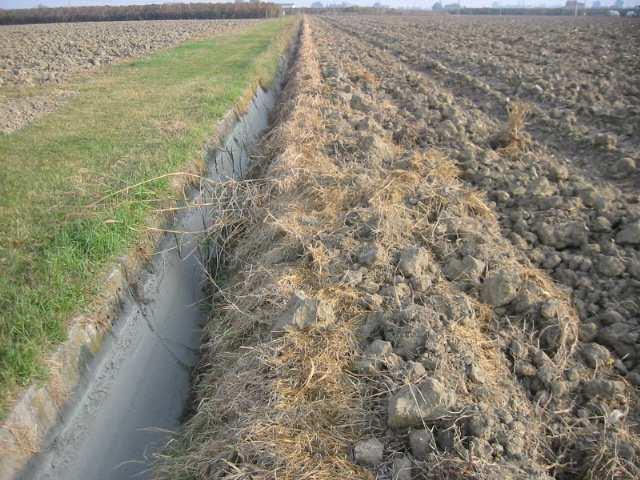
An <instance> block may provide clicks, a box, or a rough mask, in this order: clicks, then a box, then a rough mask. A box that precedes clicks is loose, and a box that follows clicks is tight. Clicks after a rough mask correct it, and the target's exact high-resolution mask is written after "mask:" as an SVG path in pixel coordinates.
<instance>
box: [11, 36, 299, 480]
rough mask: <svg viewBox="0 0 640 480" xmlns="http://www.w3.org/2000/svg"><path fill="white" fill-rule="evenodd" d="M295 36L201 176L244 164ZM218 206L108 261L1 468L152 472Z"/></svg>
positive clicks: (198, 312) (183, 375) (173, 408)
mask: <svg viewBox="0 0 640 480" xmlns="http://www.w3.org/2000/svg"><path fill="white" fill-rule="evenodd" d="M296 45H297V36H295V35H294V39H293V40H292V42H291V44H290V47H289V49H288V51H287V53H286V54H285V55H284V56H283V58H282V59H281V61H280V65H279V68H278V70H277V73H276V77H275V78H274V80H273V82H272V86H271V87H270V88H269V89H268V90H265V89H263V88H262V87H258V88H257V89H256V91H255V93H254V96H253V98H252V100H251V101H250V103H249V104H248V107H247V108H246V110H245V111H244V113H243V114H241V115H240V114H238V113H237V112H236V111H235V110H232V111H230V112H228V113H227V115H226V116H225V117H224V118H223V120H222V121H221V122H220V124H219V125H218V128H217V132H216V135H215V136H214V137H213V138H214V139H213V140H212V141H211V142H210V144H209V147H207V149H206V152H205V155H204V156H205V160H206V170H207V174H206V177H207V179H208V181H216V180H221V179H224V178H238V177H241V176H242V175H243V174H244V173H245V172H246V170H247V168H248V162H249V152H250V150H251V148H252V147H253V146H254V145H255V144H256V142H257V141H258V140H259V138H260V137H261V135H262V134H263V133H264V131H265V130H266V129H267V127H268V125H269V114H270V112H271V111H272V110H273V108H274V106H275V104H276V101H277V97H278V95H279V93H280V91H281V90H282V87H283V84H284V82H285V75H286V71H287V69H288V64H289V61H290V59H291V58H292V56H293V51H294V49H295V46H296ZM216 139H217V140H216ZM204 183H206V182H203V183H202V184H201V185H200V186H199V187H200V188H189V187H188V188H187V191H188V192H189V193H190V195H188V198H190V200H189V203H192V204H197V203H200V202H199V201H198V200H199V198H198V197H199V196H200V195H202V193H201V192H202V187H203V184H204ZM214 214H215V212H211V211H208V210H207V209H206V207H198V208H192V209H191V208H190V209H188V210H186V211H185V213H183V214H181V215H178V217H177V219H176V221H175V222H174V224H173V225H172V227H171V229H172V230H178V231H182V232H190V233H184V234H181V235H180V236H179V237H176V236H174V235H170V234H166V235H159V236H158V237H159V238H158V241H157V243H156V248H155V253H154V254H153V257H152V259H151V260H150V261H149V262H146V263H145V262H143V261H142V259H141V258H139V257H138V258H127V259H126V260H123V261H122V262H121V263H120V264H119V265H117V266H115V267H114V268H113V269H112V271H111V272H110V273H109V274H108V276H107V278H106V281H105V288H104V289H103V292H102V304H103V307H102V309H101V310H100V312H99V313H98V314H96V315H95V316H93V317H92V318H88V317H86V316H79V317H77V318H75V319H74V320H73V321H72V322H71V326H70V328H69V334H68V340H67V341H65V342H64V343H63V344H61V345H60V346H59V347H58V348H57V349H56V351H55V352H54V353H53V354H52V355H51V357H50V361H49V362H48V364H49V365H51V366H52V368H51V375H50V378H49V380H48V381H47V382H46V383H45V384H43V385H32V386H30V387H29V388H27V389H26V390H25V391H24V392H23V394H22V395H21V397H20V398H19V399H18V401H17V402H16V403H15V407H14V409H13V410H12V412H11V413H10V415H9V416H8V417H7V420H6V421H5V422H4V424H3V425H2V427H1V428H0V452H2V454H1V456H2V458H1V461H0V480H5V479H7V480H9V479H16V478H42V479H45V478H47V479H49V478H65V479H68V480H72V479H75V478H78V479H79V478H83V479H85V478H92V479H101V478H105V479H106V478H109V479H113V478H131V477H132V476H134V475H135V478H146V477H147V476H148V472H147V470H148V466H149V453H150V451H151V450H153V448H154V447H157V446H158V445H160V444H161V443H163V441H164V440H165V439H166V437H167V435H168V431H169V430H171V429H175V428H176V427H177V426H178V425H179V423H180V419H181V416H182V413H183V409H184V405H185V402H186V400H187V396H188V392H189V388H190V375H191V367H192V366H193V365H194V363H195V362H196V360H197V351H198V346H199V341H200V327H201V326H202V324H203V322H204V321H205V320H206V317H207V313H206V308H202V307H203V305H204V304H205V303H206V302H205V300H206V296H205V293H204V291H203V289H202V287H203V284H204V282H205V278H204V272H203V268H202V264H203V260H202V253H203V252H201V251H200V248H199V246H200V240H201V239H202V234H201V233H200V232H201V231H202V230H203V225H204V226H206V225H207V223H208V222H210V218H211V216H212V215H214ZM38 452H39V453H38ZM145 472H147V473H145Z"/></svg>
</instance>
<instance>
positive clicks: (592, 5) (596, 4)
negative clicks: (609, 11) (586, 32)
mask: <svg viewBox="0 0 640 480" xmlns="http://www.w3.org/2000/svg"><path fill="white" fill-rule="evenodd" d="M591 8H602V3H600V0H596V1H595V2H593V3H592V4H591Z"/></svg>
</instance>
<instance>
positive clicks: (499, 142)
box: [489, 102, 531, 156]
mask: <svg viewBox="0 0 640 480" xmlns="http://www.w3.org/2000/svg"><path fill="white" fill-rule="evenodd" d="M530 111H531V105H529V104H527V103H524V102H513V103H511V104H510V105H509V106H508V107H507V114H508V116H507V122H506V124H505V125H504V126H503V128H502V129H501V130H500V131H499V132H498V133H497V134H496V135H495V136H494V137H492V138H491V139H490V141H489V145H490V146H491V148H493V149H494V150H497V151H498V152H500V153H501V154H503V155H506V156H509V155H515V154H516V153H518V152H522V151H524V150H526V149H527V148H528V147H529V145H530V144H531V137H530V136H529V135H528V134H527V133H526V132H525V131H524V127H525V124H526V120H527V116H528V114H529V112H530Z"/></svg>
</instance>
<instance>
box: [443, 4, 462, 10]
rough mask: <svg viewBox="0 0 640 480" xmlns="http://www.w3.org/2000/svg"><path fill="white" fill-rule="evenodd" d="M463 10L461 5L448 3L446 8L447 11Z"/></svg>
mask: <svg viewBox="0 0 640 480" xmlns="http://www.w3.org/2000/svg"><path fill="white" fill-rule="evenodd" d="M461 8H462V5H460V4H459V3H448V4H446V5H445V6H444V9H445V10H460V9H461Z"/></svg>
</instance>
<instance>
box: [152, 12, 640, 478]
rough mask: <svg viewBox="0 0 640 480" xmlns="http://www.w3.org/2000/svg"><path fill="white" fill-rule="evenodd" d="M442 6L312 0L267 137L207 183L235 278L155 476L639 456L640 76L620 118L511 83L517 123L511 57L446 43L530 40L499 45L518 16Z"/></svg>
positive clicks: (579, 471) (557, 464)
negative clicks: (239, 176)
mask: <svg viewBox="0 0 640 480" xmlns="http://www.w3.org/2000/svg"><path fill="white" fill-rule="evenodd" d="M501 21H502V23H500V22H501ZM421 22H424V23H421ZM432 22H434V20H432V19H430V18H426V19H424V20H418V21H416V20H415V19H410V20H407V19H395V18H387V17H355V16H351V17H345V18H314V19H313V20H312V21H308V22H306V23H305V27H304V29H303V34H302V41H301V47H300V55H299V58H298V62H297V65H296V67H295V69H294V70H293V71H292V77H291V80H290V82H289V85H288V87H287V90H286V92H285V93H286V96H285V101H284V103H283V106H282V109H281V112H280V122H279V123H278V125H277V127H276V128H275V129H274V131H273V132H272V133H271V134H270V135H269V136H268V138H267V141H266V143H265V145H264V146H263V147H264V155H263V156H261V160H260V161H259V162H258V165H257V168H256V169H255V170H254V172H253V174H252V178H251V179H250V180H248V181H246V182H239V183H236V182H231V183H230V184H229V185H225V186H223V187H222V188H221V190H220V192H218V196H217V197H216V198H217V199H218V201H220V202H221V205H224V207H225V210H224V211H225V217H224V218H223V219H222V220H221V222H220V224H219V225H218V228H217V229H215V232H213V235H212V241H213V240H215V244H216V245H218V247H220V246H223V247H224V248H223V249H224V251H226V252H227V256H226V263H225V265H224V268H225V270H224V271H225V274H224V278H225V279H226V281H225V284H224V287H225V288H220V289H218V290H217V293H216V298H217V300H218V302H219V305H218V307H216V308H215V311H216V312H218V313H216V315H215V317H214V319H213V321H212V322H211V323H210V325H209V327H208V331H207V337H206V339H205V343H204V346H203V361H202V367H201V371H200V376H199V377H198V383H197V385H196V388H195V391H196V394H195V395H196V402H195V405H197V408H196V412H195V414H194V416H193V418H192V419H191V420H190V421H189V423H188V424H187V426H186V430H185V433H184V434H182V435H181V436H180V437H179V438H177V439H176V441H175V442H174V443H172V448H170V449H169V453H170V455H169V456H168V457H166V458H164V462H163V464H162V466H161V467H160V471H161V473H162V472H163V473H165V474H166V476H167V478H175V477H176V476H177V475H178V473H185V472H187V473H188V474H189V475H191V476H194V477H195V478H292V479H293V478H317V479H324V478H326V479H329V478H380V479H396V480H409V479H412V478H443V479H444V478H487V479H489V478H518V479H531V478H538V479H548V478H559V479H568V478H596V479H609V478H620V479H622V478H625V479H626V478H628V479H631V478H638V476H639V475H640V466H639V465H640V460H639V459H638V455H640V440H639V437H638V420H639V413H640V412H639V410H638V390H637V389H638V385H640V364H639V361H640V344H639V341H640V324H639V316H640V312H639V309H640V307H639V306H638V304H637V301H636V297H637V293H638V287H639V286H640V283H639V282H640V256H639V252H638V246H639V245H640V206H639V205H638V196H637V191H636V190H635V188H634V187H635V185H636V183H635V182H636V178H635V175H636V173H635V165H634V160H635V159H637V154H638V152H637V144H636V143H634V142H636V141H637V137H636V138H634V135H637V132H638V130H637V124H635V123H634V122H637V108H638V105H639V104H638V97H637V90H635V91H634V90H633V88H635V87H634V86H633V85H630V86H629V88H630V89H631V90H629V91H627V90H625V92H624V94H623V95H618V94H614V93H612V94H611V95H618V96H617V97H616V98H618V99H619V100H620V101H621V102H622V104H621V105H620V106H619V108H621V109H625V110H624V113H621V115H623V116H624V118H626V119H627V122H626V125H623V123H625V122H620V124H615V125H614V123H615V122H612V125H611V126H610V127H609V126H608V125H609V124H608V123H606V122H605V123H602V122H601V119H598V116H597V115H594V114H592V113H589V112H583V111H581V110H580V109H578V108H576V106H575V104H564V103H563V104H562V105H560V103H558V106H556V107H554V108H560V109H563V111H568V112H570V113H571V114H572V115H574V118H575V121H574V122H573V123H572V124H570V123H567V122H565V120H566V118H565V116H564V115H560V116H557V118H556V116H555V115H554V116H553V118H552V117H549V116H545V115H546V114H545V113H544V112H547V111H548V109H549V108H550V105H551V103H545V102H552V100H553V99H547V100H545V102H542V101H536V98H534V96H531V95H529V93H526V94H523V97H524V99H525V100H528V101H529V102H531V103H532V104H533V105H532V106H530V107H529V108H530V117H529V124H528V125H527V126H526V127H525V130H527V131H524V132H523V131H522V129H521V128H518V129H514V128H513V124H509V123H508V122H507V114H506V111H508V110H509V109H510V110H511V112H512V113H511V116H513V115H514V113H513V112H514V111H515V110H516V109H515V108H514V105H516V99H518V97H519V96H518V94H517V91H515V92H514V91H513V90H512V86H509V85H506V84H504V85H502V87H504V88H505V89H508V91H507V90H505V91H504V92H503V91H501V90H500V88H502V87H499V85H501V82H503V81H504V80H505V79H506V76H507V75H506V74H505V73H504V72H505V71H507V70H508V66H502V67H501V69H500V70H496V71H497V72H500V73H498V74H497V75H498V76H497V77H496V78H495V79H494V78H493V76H492V75H488V74H487V76H486V78H484V79H483V80H482V85H483V87H482V88H480V87H478V84H476V81H475V80H476V79H477V78H478V77H477V76H476V75H473V76H472V75H471V74H470V73H468V72H467V73H465V72H463V71H461V66H460V64H459V63H456V62H464V61H466V60H465V57H464V51H460V55H459V56H456V57H455V61H454V60H453V58H454V56H453V54H451V55H452V56H451V58H452V60H451V62H450V64H449V65H445V64H444V62H445V60H446V59H447V58H449V57H448V56H447V55H449V54H450V53H451V52H450V50H451V49H450V48H448V47H447V46H446V44H447V42H455V41H457V42H461V40H460V38H467V37H465V35H468V36H469V37H468V38H473V39H475V40H473V41H471V40H468V42H469V43H468V44H467V46H466V48H468V49H471V52H472V53H473V52H477V54H478V55H480V54H481V53H482V52H483V47H482V45H481V42H480V40H479V37H478V36H477V35H481V34H482V35H484V36H485V37H487V40H488V45H490V46H491V47H492V49H491V50H490V49H488V48H487V49H486V50H487V52H489V51H490V52H493V53H490V54H488V55H487V56H488V57H490V58H493V59H495V61H496V64H499V60H498V58H501V57H502V58H511V57H509V56H508V55H507V53H505V52H520V56H521V57H523V58H524V57H525V56H526V55H525V52H526V49H525V48H524V47H523V49H522V50H519V49H517V48H516V47H514V50H509V49H506V50H505V51H502V50H500V49H499V48H498V46H499V45H501V44H502V43H503V42H506V43H509V44H510V43H514V42H513V41H512V40H513V38H517V37H518V36H520V35H524V36H525V37H526V35H527V33H526V32H523V30H522V26H521V23H520V22H521V21H517V22H515V21H511V20H496V19H488V20H487V23H486V24H482V22H480V23H479V26H478V27H477V30H476V29H474V28H470V27H468V26H465V25H466V24H464V23H462V24H460V23H457V22H459V21H458V20H455V21H453V20H452V23H451V24H449V25H447V24H446V23H443V24H442V25H440V24H438V25H440V27H438V28H440V29H441V31H440V33H436V34H434V35H433V36H432V37H429V35H431V33H430V31H431V29H432V28H435V27H433V25H432ZM437 22H444V21H443V20H437ZM540 22H542V23H543V26H542V27H536V26H528V27H527V28H530V29H534V30H535V29H536V28H539V29H544V28H545V27H546V28H548V29H551V30H553V31H556V32H557V34H558V35H561V34H562V33H561V32H562V31H563V30H562V28H561V27H562V26H563V24H562V23H561V22H560V21H558V20H552V21H549V23H548V24H546V25H545V24H544V22H545V21H542V20H540ZM571 22H572V21H569V25H573V24H572V23H571ZM524 25H525V26H526V22H525V23H524ZM576 25H577V26H575V28H577V29H578V31H580V28H587V29H591V28H593V29H594V31H598V32H601V35H605V32H607V30H606V29H600V28H601V26H600V25H599V24H598V23H597V22H596V23H594V24H593V25H592V24H591V23H588V22H587V23H579V24H576ZM625 25H626V24H625ZM565 27H566V25H565ZM412 29H413V30H412ZM456 29H458V30H459V32H460V36H459V37H457V36H456V35H455V32H456ZM554 29H555V30H554ZM474 32H475V33H474ZM611 35H613V36H614V37H615V36H616V35H617V34H611ZM535 38H537V40H536V41H541V40H540V37H539V36H538V37H535ZM569 38H572V37H569ZM605 38H608V37H605ZM616 38H617V37H616ZM501 39H502V40H501ZM423 41H424V44H422V42H423ZM474 41H477V44H473V42H474ZM381 42H382V43H384V45H382V43H381ZM437 42H443V43H442V44H438V43H437ZM434 43H436V44H435V45H434ZM516 43H517V42H516ZM596 43H597V42H596ZM604 43H605V44H606V42H604ZM613 43H615V42H613ZM496 45H498V46H496ZM383 47H384V48H383ZM541 48H542V47H541ZM546 48H550V49H552V48H554V47H553V45H549V46H547V47H546ZM562 48H565V49H570V50H571V49H574V48H575V49H579V48H583V47H582V46H580V45H577V44H574V43H571V44H569V45H568V46H566V44H565V46H564V47H562ZM454 50H455V49H454ZM454 53H455V52H454ZM557 53H558V54H561V53H562V51H560V52H557ZM589 54H590V55H592V56H593V52H590V53H589ZM520 56H518V55H515V54H514V56H513V58H516V60H514V61H520V60H522V61H529V60H528V59H527V58H524V60H523V59H521V58H520ZM472 58H473V57H472ZM475 58H477V57H475ZM547 58H549V59H551V58H553V57H552V56H551V54H550V55H549V56H548V57H547ZM625 58H626V57H625ZM625 58H622V59H618V60H616V61H612V63H610V64H607V65H608V66H609V68H616V69H620V70H624V69H625V68H628V73H629V74H630V75H634V74H635V75H637V71H635V72H634V71H633V69H632V67H631V66H629V65H627V64H626V63H625V62H626V61H627V60H628V59H626V60H625ZM555 61H556V60H553V61H551V65H552V66H551V67H550V68H551V69H553V68H556V67H557V66H556V65H555V63H554V62H555ZM633 61H636V60H633ZM421 62H422V63H421ZM424 62H426V64H428V65H430V67H429V68H424V67H425V63H424ZM605 63H606V62H605ZM436 64H438V65H439V66H437V67H434V66H433V65H436ZM472 64H473V62H471V61H469V63H468V65H472ZM594 64H595V62H594ZM531 65H536V62H535V61H533V62H532V63H531ZM454 67H455V68H456V69H455V70H454ZM469 68H471V67H469ZM492 68H493V67H492ZM513 68H514V70H518V68H519V67H513ZM594 68H597V67H595V66H594ZM504 69H506V70H504ZM533 71H539V72H544V71H545V69H544V68H540V69H537V67H535V68H534V67H533V66H532V67H531V70H527V69H525V68H522V69H521V73H522V74H523V75H524V74H525V73H526V74H529V73H530V72H533ZM540 75H541V76H543V77H544V75H546V74H545V73H540ZM616 75H617V74H616ZM616 78H617V77H616ZM529 81H534V79H533V78H528V77H527V78H526V79H525V82H529ZM585 81H586V80H585ZM617 81H619V82H621V83H620V84H618V87H620V85H621V84H622V83H623V80H622V78H621V77H620V78H619V79H618V80H617ZM535 82H537V83H540V82H539V79H536V80H535ZM550 85H551V84H544V86H543V85H541V87H542V88H543V89H545V88H551V87H550ZM526 91H527V92H528V90H526ZM536 91H537V89H536ZM598 92H599V93H598V95H602V96H605V95H609V92H608V90H607V91H606V92H605V91H601V90H598ZM634 92H635V93H634ZM536 95H537V94H536ZM555 95H558V97H557V98H560V97H561V94H560V93H559V92H556V94H555ZM507 96H509V101H507V98H506V97H507ZM563 101H564V100H563ZM558 102H559V100H558ZM517 105H521V104H517ZM594 105H595V106H597V105H596V104H595V103H594ZM602 105H604V108H609V107H610V105H609V104H608V103H607V102H604V101H603V102H602ZM616 108H618V107H616ZM541 112H543V113H541ZM572 125H573V126H572ZM576 125H577V127H576ZM628 125H631V129H629V128H628ZM520 127H521V125H520ZM574 127H575V128H576V131H579V132H582V133H580V135H577V136H568V135H567V136H566V137H564V135H565V131H566V132H568V131H569V130H570V129H571V128H574ZM583 127H584V128H583ZM612 131H613V132H612ZM505 132H506V134H508V135H506V134H505ZM545 132H546V133H545ZM603 134H604V135H605V136H606V135H615V137H608V136H607V137H606V142H604V143H602V142H603V141H602V140H595V139H594V140H593V142H591V143H588V142H589V141H590V140H588V139H589V138H590V137H591V136H593V135H596V136H597V138H598V139H600V138H601V137H600V135H603ZM505 135H506V136H507V141H503V139H504V137H505ZM581 135H582V136H581ZM563 138H564V141H562V139H563ZM611 138H615V139H616V141H612V140H611ZM623 160H624V161H625V164H626V165H627V167H625V174H624V175H621V174H620V173H619V168H618V167H619V165H620V164H621V162H622V161H623ZM627 160H629V161H627ZM590 162H592V163H590ZM614 165H615V168H614V167H613V166H614ZM620 168H622V167H620ZM229 205H231V207H229Z"/></svg>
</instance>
